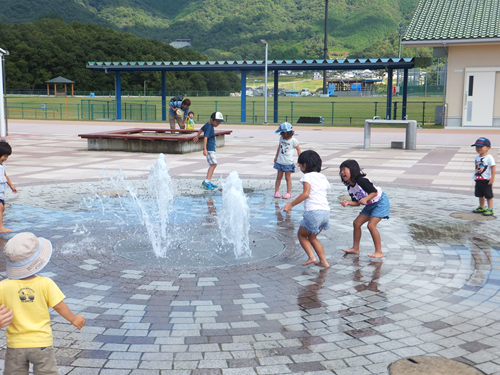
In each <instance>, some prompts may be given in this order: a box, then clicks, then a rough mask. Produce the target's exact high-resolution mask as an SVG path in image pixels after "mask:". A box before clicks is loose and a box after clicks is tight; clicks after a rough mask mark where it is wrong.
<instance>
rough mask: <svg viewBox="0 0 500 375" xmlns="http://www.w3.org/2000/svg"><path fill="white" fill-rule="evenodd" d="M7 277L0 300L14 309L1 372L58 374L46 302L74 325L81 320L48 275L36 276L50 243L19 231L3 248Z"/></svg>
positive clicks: (0, 287) (12, 374)
mask: <svg viewBox="0 0 500 375" xmlns="http://www.w3.org/2000/svg"><path fill="white" fill-rule="evenodd" d="M4 252H5V258H6V263H7V264H6V271H7V277H8V279H5V280H2V281H1V282H0V303H1V304H4V305H5V306H7V307H8V308H10V309H12V310H13V311H14V318H13V319H12V322H11V323H10V324H9V326H8V327H7V331H6V336H7V352H6V355H5V370H4V375H28V370H29V364H30V362H31V363H33V373H34V375H37V374H51V375H52V374H53V375H56V374H59V370H58V368H57V363H56V357H55V355H54V349H53V347H52V330H51V328H50V315H49V306H50V307H52V308H53V309H54V310H55V311H57V312H58V313H59V315H61V316H62V317H63V318H65V319H66V320H68V321H69V322H71V324H73V325H74V326H75V327H77V328H78V329H82V327H83V326H84V324H85V319H84V318H83V315H75V314H73V313H72V312H71V310H70V309H69V307H68V306H67V305H66V304H65V303H64V302H63V299H64V298H65V296H64V294H63V293H62V292H61V291H60V290H59V288H58V287H57V285H56V284H55V283H54V282H53V281H52V280H51V279H49V278H47V277H42V276H37V275H35V274H36V273H38V272H40V271H41V270H42V269H43V268H44V267H45V266H46V265H47V263H48V262H49V259H50V256H51V255H52V244H51V243H50V241H49V240H46V239H45V238H41V237H40V238H37V237H36V236H35V235H34V234H33V233H26V232H25V233H19V234H16V235H15V236H14V237H12V238H11V239H10V240H9V241H8V242H7V243H6V244H5V248H4Z"/></svg>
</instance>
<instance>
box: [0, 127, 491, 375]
mask: <svg viewBox="0 0 500 375" xmlns="http://www.w3.org/2000/svg"><path fill="white" fill-rule="evenodd" d="M79 131H80V130H79ZM261 131H262V129H261V128H258V129H255V130H254V131H253V133H254V135H253V136H251V137H258V135H259V132H261ZM89 132H90V131H89ZM346 132H348V131H347V130H346ZM478 132H480V131H478ZM298 133H299V134H298V139H299V140H301V137H302V139H304V140H306V141H303V142H302V144H301V148H302V149H303V150H305V149H308V148H312V149H314V150H316V151H317V152H318V153H319V154H320V155H321V156H322V158H323V161H324V166H325V167H326V169H325V171H324V173H325V175H326V176H327V177H328V178H329V180H330V182H331V183H332V189H331V191H330V192H329V195H328V199H329V202H330V206H331V210H332V211H331V218H330V224H331V228H330V229H329V230H328V231H325V232H324V233H322V234H321V236H320V238H321V241H322V243H323V245H324V247H325V252H326V255H327V258H328V261H329V263H330V265H331V267H330V268H329V269H322V268H320V267H317V266H309V267H302V266H301V264H302V263H303V262H304V261H305V259H306V256H305V253H304V252H303V250H302V249H301V247H300V245H299V244H298V241H297V239H296V232H297V228H298V226H299V222H300V219H301V216H302V205H299V206H297V207H295V208H294V210H293V211H292V213H291V214H285V213H283V212H281V211H280V207H282V206H283V205H284V202H285V200H283V199H274V198H273V193H274V175H275V172H274V171H273V169H272V159H273V157H274V154H275V152H276V147H277V141H276V142H275V141H272V140H271V139H267V138H266V139H262V140H259V139H256V138H250V135H249V133H248V131H242V132H235V134H233V137H232V139H228V140H227V141H226V147H224V148H221V149H219V150H218V160H219V166H218V168H217V169H216V176H217V177H219V176H220V175H221V174H222V175H223V178H224V177H225V176H227V174H228V173H229V172H231V171H232V170H237V171H238V172H239V174H240V176H241V177H242V179H243V186H244V187H245V188H246V192H247V195H248V199H249V203H250V216H251V230H252V231H253V232H254V233H258V234H259V235H260V236H262V237H263V238H269V239H271V240H272V241H273V243H279V245H280V246H281V248H280V246H277V248H279V250H276V251H271V252H270V254H269V256H266V257H265V258H263V260H260V259H257V260H255V261H252V262H250V263H248V264H243V265H232V266H228V265H227V264H223V263H222V262H221V264H220V267H216V266H215V265H213V266H211V267H205V266H203V259H204V257H203V254H202V253H203V252H202V249H201V248H200V247H198V248H197V252H198V255H197V257H196V261H193V262H192V263H191V264H181V265H179V264H175V265H170V264H168V262H164V261H161V262H158V263H157V264H155V263H154V261H152V262H143V261H140V259H138V260H139V261H134V260H131V259H130V257H129V258H126V257H124V256H122V255H123V254H122V255H120V254H119V253H117V252H116V251H114V247H115V245H116V244H117V243H119V242H121V241H125V242H126V241H132V240H133V239H135V238H137V237H138V236H142V235H143V234H144V232H145V229H144V227H143V226H142V224H141V219H140V216H139V214H138V212H137V210H136V209H134V208H133V207H132V206H131V203H130V198H129V197H128V196H127V194H123V195H121V196H118V195H117V194H108V195H106V194H103V192H106V191H108V192H110V191H115V192H116V191H120V186H117V185H116V183H115V182H113V181H116V179H115V180H113V179H111V178H110V176H116V175H114V174H113V173H114V172H115V171H117V170H118V169H120V168H122V175H121V176H123V175H126V176H128V179H129V180H130V181H131V182H132V183H134V184H139V185H140V184H144V182H145V180H146V177H147V174H148V171H149V169H150V167H151V166H152V165H153V164H154V162H155V160H156V158H157V155H153V154H150V155H148V154H127V153H122V152H103V153H101V152H87V151H85V141H82V140H80V139H79V138H77V137H75V136H74V135H72V134H66V133H65V132H64V131H61V132H57V131H54V134H59V135H48V134H21V132H18V133H15V132H12V134H11V135H9V137H8V138H7V139H8V141H9V142H10V143H11V145H12V146H13V149H14V152H13V155H12V156H11V158H10V159H9V160H8V162H7V173H8V175H9V177H10V178H11V180H12V181H13V183H14V184H15V185H16V187H17V188H18V189H19V194H17V195H13V194H8V195H7V198H6V201H7V203H8V204H9V206H8V207H7V209H6V215H5V224H6V226H7V227H11V228H14V229H15V232H20V231H32V232H33V233H35V234H36V235H38V236H42V237H45V238H48V239H50V240H51V241H52V242H53V245H54V254H53V257H52V261H51V262H50V263H49V265H48V266H47V267H46V268H45V269H44V270H43V272H42V275H44V276H49V277H51V278H52V279H53V280H54V281H55V282H56V283H57V284H58V285H59V287H60V288H61V290H62V291H63V292H64V293H65V295H66V297H67V298H66V300H65V301H66V302H67V303H68V305H69V306H70V307H71V309H72V310H73V311H74V312H76V313H81V314H84V315H85V318H86V320H87V324H86V326H85V327H84V328H83V329H82V330H81V331H78V330H77V329H76V328H74V327H73V326H72V325H70V324H69V323H67V322H66V321H65V320H64V319H63V318H61V317H59V316H58V315H57V313H54V312H53V311H52V312H51V317H52V329H53V332H54V339H55V340H54V346H55V348H56V357H57V360H58V364H59V366H60V371H61V374H72V375H78V374H90V375H93V374H103V375H115V374H116V375H122V374H123V375H129V374H140V375H142V374H154V375H160V374H162V375H163V374H179V375H188V374H189V375H198V374H200V375H201V374H221V375H233V374H234V375H240V374H242V375H245V374H259V375H260V374H314V375H323V374H338V375H347V374H355V375H358V374H361V375H363V374H388V373H389V370H388V366H389V365H390V364H391V363H393V362H396V361H398V360H399V359H401V358H407V357H417V356H437V357H441V358H446V359H453V360H458V361H460V362H463V363H465V364H468V365H471V366H473V367H474V368H476V369H478V370H480V371H482V372H484V373H485V374H500V335H499V333H500V313H499V307H500V294H499V293H498V291H499V286H500V252H499V250H500V229H499V226H498V221H497V220H496V219H493V220H475V219H476V218H477V219H482V216H477V215H469V212H470V210H472V209H473V208H475V207H476V206H477V200H476V198H474V197H473V194H472V192H471V189H472V187H473V183H472V180H471V175H472V168H473V158H474V156H475V153H474V150H473V148H471V147H470V144H472V143H473V142H474V140H475V139H476V138H477V137H478V136H479V135H478V134H471V135H470V138H471V141H470V144H466V145H463V144H461V143H462V140H461V139H460V140H458V141H456V143H457V144H456V145H453V133H452V132H450V135H448V136H447V142H449V143H450V144H446V145H443V144H439V143H438V144H434V143H432V142H431V141H429V142H428V144H425V145H423V144H419V145H418V147H417V150H416V151H404V150H395V149H390V148H389V147H388V145H387V144H385V140H384V142H383V143H373V138H372V145H373V148H372V149H370V150H363V149H362V145H361V142H362V133H361V134H359V138H360V141H359V142H358V143H355V142H346V141H345V139H343V138H342V136H341V135H339V133H334V132H333V133H332V134H331V135H330V134H328V136H324V135H323V133H322V137H319V138H314V134H317V131H316V133H315V131H314V130H301V131H298ZM486 134H487V136H488V133H486ZM373 135H375V132H374V133H373ZM373 135H372V137H373ZM463 135H464V134H463V133H460V134H458V135H457V137H463ZM480 135H484V133H481V134H480ZM330 136H331V137H332V138H333V139H330V138H328V137H330ZM350 136H353V135H352V134H351V135H350ZM391 136H396V135H391ZM242 137H248V139H245V140H241V138H242ZM353 137H354V136H353ZM493 137H498V134H497V133H495V131H492V136H490V139H495V138H493ZM263 138H264V137H263ZM494 145H495V143H494ZM497 150H498V149H492V155H494V157H495V158H496V159H497V160H498V158H497V154H496V152H497ZM347 158H355V159H357V160H358V161H359V162H360V164H361V166H362V167H363V166H364V167H365V171H366V172H367V174H368V177H369V178H371V179H372V181H374V182H375V183H376V184H377V185H379V186H381V187H382V188H383V189H384V191H385V192H386V193H387V194H388V196H389V199H390V201H391V218H390V219H389V220H384V221H382V222H381V223H380V224H379V230H380V233H381V235H382V250H383V252H384V254H385V256H384V258H383V259H376V260H374V259H371V258H369V257H368V256H367V254H369V253H371V252H372V251H373V243H372V241H371V238H370V235H369V232H368V231H367V230H366V228H365V229H364V230H363V237H362V241H361V254H360V255H352V254H351V255H346V254H344V253H343V252H342V250H341V249H342V248H346V247H350V246H351V245H352V221H353V220H354V218H355V217H356V216H357V215H358V213H359V209H358V208H354V207H349V208H343V207H342V206H341V205H340V203H339V202H340V198H341V197H342V196H343V195H345V194H346V190H345V187H344V186H343V185H342V184H341V183H340V179H339V177H338V165H339V163H340V162H341V161H343V160H345V159H347ZM167 165H168V167H169V169H170V172H171V175H172V176H173V177H174V180H175V182H176V190H177V199H178V200H180V201H183V202H184V203H181V206H180V207H179V208H178V211H179V213H180V214H179V215H177V216H178V219H177V221H176V222H175V223H174V224H173V225H172V230H173V233H172V235H173V236H178V235H179V234H180V233H182V234H183V235H184V234H186V236H187V233H197V232H198V231H197V228H201V229H202V230H203V231H206V230H207V228H211V230H213V232H214V233H215V235H214V240H217V228H216V225H215V224H214V223H215V222H216V220H217V214H218V212H220V211H218V209H219V208H220V206H221V192H220V191H216V192H213V193H207V192H205V191H203V190H202V189H201V187H200V182H201V180H200V179H201V178H202V177H203V176H204V174H205V172H206V162H205V160H204V158H203V156H202V155H200V154H187V155H167ZM104 168H107V169H105V173H103V172H102V170H103V169H104ZM103 174H106V176H103ZM113 178H115V177H113ZM299 178H300V175H299V173H296V174H295V175H294V176H293V180H294V187H293V190H292V195H293V196H297V195H298V194H299V193H300V184H299V183H298V179H299ZM283 186H284V185H283ZM283 186H282V190H283V189H284V187H283ZM495 191H496V192H497V194H498V192H499V191H498V190H497V189H495ZM208 230H210V229H208ZM9 237H10V235H3V236H2V238H3V239H4V240H5V239H8V238H9ZM188 237H189V236H188ZM189 238H192V236H191V237H189ZM271 240H270V241H271ZM205 242H206V254H207V256H206V259H207V260H208V259H211V257H213V255H214V253H215V254H217V248H218V245H217V244H216V243H215V242H217V241H215V242H212V241H205ZM197 246H199V244H198V245H197ZM187 248H189V246H183V245H182V244H181V245H179V246H178V247H177V249H178V251H179V254H177V255H176V256H177V257H179V256H180V257H182V252H183V251H187V250H186V249H187ZM200 254H201V255H200ZM0 260H1V263H2V264H1V265H0V270H4V269H5V268H4V265H3V264H4V258H3V255H1V256H0ZM0 274H1V275H2V276H3V277H5V273H4V272H2V273H0ZM0 334H1V335H2V336H1V338H0V341H1V344H2V346H3V347H5V338H4V331H3V330H2V331H1V332H0ZM0 355H2V356H4V355H5V351H4V350H2V351H0ZM0 363H1V362H0ZM2 366H3V364H2Z"/></svg>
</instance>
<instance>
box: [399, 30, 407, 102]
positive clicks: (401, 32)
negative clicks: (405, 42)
mask: <svg viewBox="0 0 500 375" xmlns="http://www.w3.org/2000/svg"><path fill="white" fill-rule="evenodd" d="M407 29H408V26H402V27H398V35H399V49H398V57H399V58H401V36H402V35H403V34H404V33H406V30H407ZM396 87H397V88H398V90H399V69H398V74H397V80H396ZM398 93H399V91H398Z"/></svg>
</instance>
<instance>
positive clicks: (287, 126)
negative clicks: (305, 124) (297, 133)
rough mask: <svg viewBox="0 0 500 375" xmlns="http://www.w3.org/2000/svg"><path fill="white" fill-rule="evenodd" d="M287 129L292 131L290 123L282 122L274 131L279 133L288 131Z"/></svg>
mask: <svg viewBox="0 0 500 375" xmlns="http://www.w3.org/2000/svg"><path fill="white" fill-rule="evenodd" d="M289 131H292V124H290V123H289V122H283V123H281V124H280V127H279V128H278V130H276V131H275V132H274V133H275V134H280V133H283V132H289Z"/></svg>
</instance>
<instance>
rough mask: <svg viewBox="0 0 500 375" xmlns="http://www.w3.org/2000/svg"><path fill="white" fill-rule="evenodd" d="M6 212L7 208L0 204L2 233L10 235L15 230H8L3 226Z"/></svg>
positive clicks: (0, 231) (0, 229)
mask: <svg viewBox="0 0 500 375" xmlns="http://www.w3.org/2000/svg"><path fill="white" fill-rule="evenodd" d="M4 211H5V206H4V205H3V203H1V202H0V233H9V232H12V231H13V230H14V229H8V228H5V227H4V226H3V213H4Z"/></svg>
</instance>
